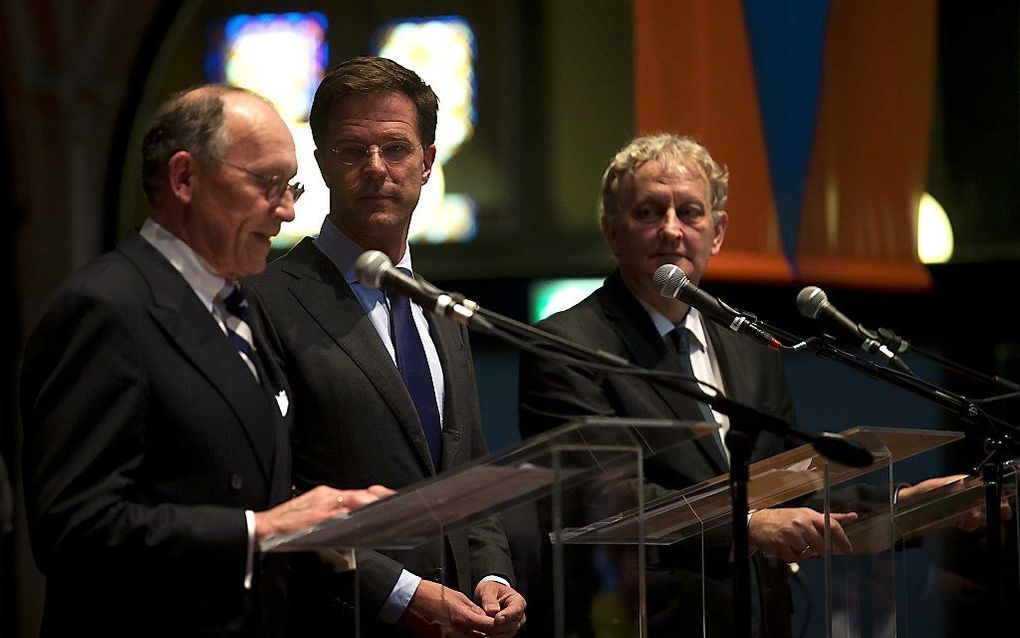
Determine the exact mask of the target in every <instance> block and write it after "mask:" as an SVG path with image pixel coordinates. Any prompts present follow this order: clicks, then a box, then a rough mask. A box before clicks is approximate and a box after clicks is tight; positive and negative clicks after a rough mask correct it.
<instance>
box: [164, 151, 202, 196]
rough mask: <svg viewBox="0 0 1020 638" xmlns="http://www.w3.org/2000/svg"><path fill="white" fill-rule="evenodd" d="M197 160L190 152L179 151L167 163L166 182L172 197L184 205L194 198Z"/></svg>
mask: <svg viewBox="0 0 1020 638" xmlns="http://www.w3.org/2000/svg"><path fill="white" fill-rule="evenodd" d="M195 166H196V162H195V158H194V156H193V155H192V154H191V153H190V152H188V151H177V152H176V153H174V154H173V155H172V156H171V157H170V161H169V162H167V171H166V181H167V185H168V186H169V188H170V195H171V196H172V197H173V198H174V199H176V200H177V201H178V202H180V203H182V204H187V203H190V202H191V198H192V197H193V196H194V180H195Z"/></svg>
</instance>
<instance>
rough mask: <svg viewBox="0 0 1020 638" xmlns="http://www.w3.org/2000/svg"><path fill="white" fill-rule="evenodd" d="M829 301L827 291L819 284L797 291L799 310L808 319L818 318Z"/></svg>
mask: <svg viewBox="0 0 1020 638" xmlns="http://www.w3.org/2000/svg"><path fill="white" fill-rule="evenodd" d="M828 303H829V298H828V297H826V295H825V291H824V290H822V289H821V288H819V287H818V286H808V287H807V288H804V289H803V290H801V291H800V292H799V293H797V310H799V311H800V314H802V315H804V316H805V317H807V318H808V319H817V318H818V315H819V314H820V313H821V312H822V308H824V307H825V305H826V304H828Z"/></svg>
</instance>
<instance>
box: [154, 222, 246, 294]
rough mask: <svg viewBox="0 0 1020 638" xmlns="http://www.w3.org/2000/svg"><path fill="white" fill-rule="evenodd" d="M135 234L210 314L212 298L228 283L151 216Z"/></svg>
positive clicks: (189, 247)
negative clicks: (163, 258)
mask: <svg viewBox="0 0 1020 638" xmlns="http://www.w3.org/2000/svg"><path fill="white" fill-rule="evenodd" d="M139 234H141V236H142V237H143V238H144V239H145V241H147V242H149V243H150V244H152V246H153V248H155V249H156V250H158V251H159V253H160V254H161V255H163V257H165V258H166V260H167V261H169V262H170V265H171V266H173V267H174V270H176V271H177V272H179V273H180V274H181V277H184V281H186V282H188V285H189V286H191V288H192V290H194V291H195V294H197V295H198V298H199V299H200V300H202V303H204V304H205V307H206V309H207V310H209V311H210V312H212V307H213V299H215V298H216V295H218V294H219V293H220V291H221V290H223V287H224V286H225V285H227V284H230V283H231V282H229V281H227V280H226V279H224V278H223V277H221V276H220V275H218V274H216V271H215V270H213V268H212V266H210V265H209V263H208V262H207V261H206V260H204V259H202V257H201V256H200V255H199V254H198V253H196V252H195V250H194V249H193V248H192V247H191V246H189V245H188V244H186V243H184V241H183V240H182V239H180V238H179V237H177V236H176V235H174V234H173V233H171V232H170V231H169V230H167V229H165V228H163V227H162V226H160V225H159V223H158V222H156V220H154V219H152V218H151V217H149V218H148V219H146V220H145V223H144V224H142V229H141V230H140V231H139Z"/></svg>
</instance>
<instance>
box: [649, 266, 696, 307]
mask: <svg viewBox="0 0 1020 638" xmlns="http://www.w3.org/2000/svg"><path fill="white" fill-rule="evenodd" d="M687 281H688V280H687V273H685V272H684V271H683V270H682V269H681V268H680V266H677V265H676V264H663V265H662V266H659V267H658V268H656V269H655V273H653V274H652V285H653V286H655V287H656V288H658V289H659V294H660V295H662V296H663V297H666V298H668V299H676V298H677V296H678V295H679V294H680V291H681V290H683V287H684V286H685V285H687Z"/></svg>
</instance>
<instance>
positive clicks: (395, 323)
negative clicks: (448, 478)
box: [389, 268, 443, 473]
mask: <svg viewBox="0 0 1020 638" xmlns="http://www.w3.org/2000/svg"><path fill="white" fill-rule="evenodd" d="M399 270H400V272H402V273H404V274H405V275H407V276H408V277H410V276H411V271H409V270H408V269H406V268H400V269H399ZM389 300H390V325H391V327H392V329H393V347H394V349H395V350H396V351H397V368H398V369H399V370H400V377H401V378H402V379H403V380H404V385H405V386H407V391H408V393H410V395H411V401H413V402H414V407H415V409H417V410H418V419H419V420H420V421H421V427H422V430H423V431H424V433H425V441H426V442H427V443H428V446H429V454H431V456H432V467H434V468H435V470H436V472H437V473H438V472H439V469H440V468H439V464H440V461H441V460H442V458H443V428H442V423H441V421H440V420H439V408H438V407H437V406H436V391H435V387H434V386H433V385H432V373H431V372H429V362H428V359H427V358H426V357H425V347H424V346H423V345H422V343H421V336H420V335H419V334H418V327H417V326H416V325H415V323H414V316H413V315H412V314H411V301H410V300H409V299H408V298H407V297H405V296H403V295H398V294H391V295H389Z"/></svg>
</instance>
